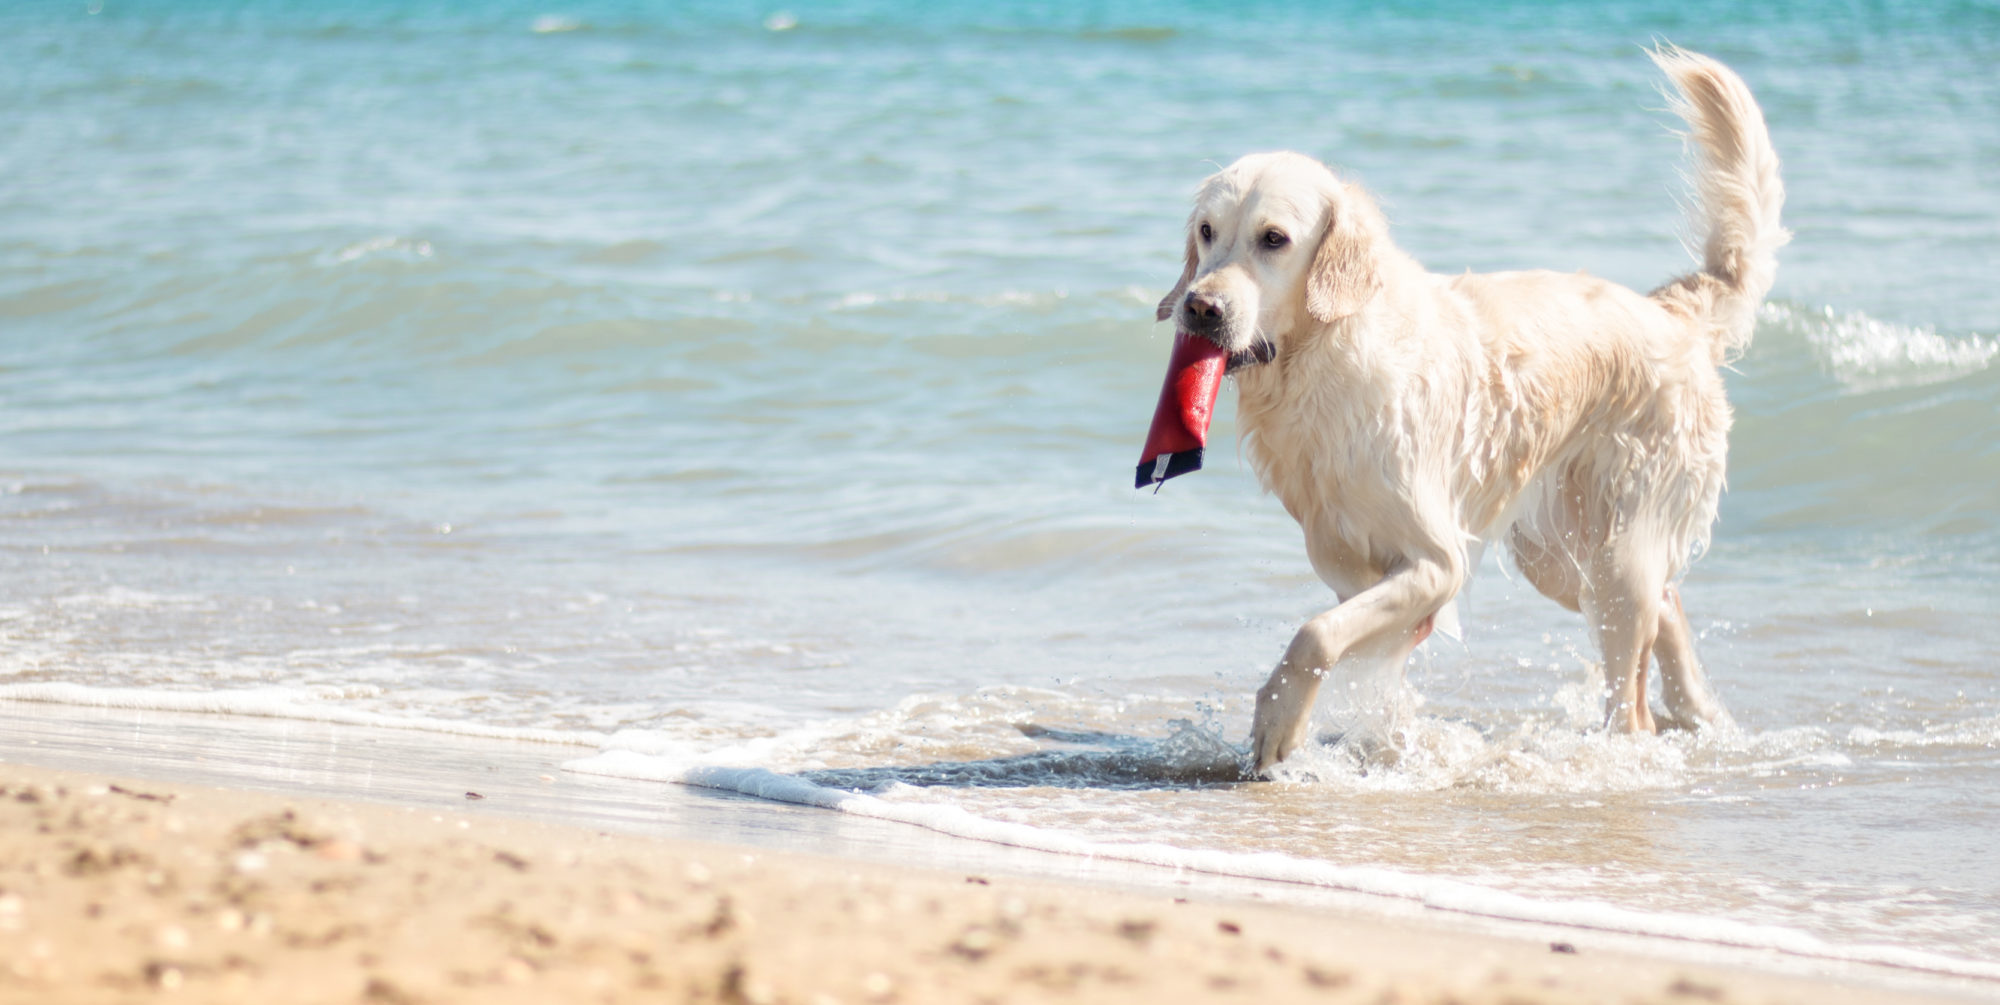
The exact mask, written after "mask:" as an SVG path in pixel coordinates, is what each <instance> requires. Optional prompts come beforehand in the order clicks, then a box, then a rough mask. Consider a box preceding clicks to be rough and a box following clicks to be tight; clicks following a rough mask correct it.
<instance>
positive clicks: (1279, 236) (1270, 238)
mask: <svg viewBox="0 0 2000 1005" xmlns="http://www.w3.org/2000/svg"><path fill="white" fill-rule="evenodd" d="M1290 243H1292V239H1291V238H1289V237H1286V236H1285V232H1284V231H1282V230H1267V231H1265V232H1264V247H1266V248H1273V249H1276V248H1282V247H1284V246H1285V245H1287V244H1290Z"/></svg>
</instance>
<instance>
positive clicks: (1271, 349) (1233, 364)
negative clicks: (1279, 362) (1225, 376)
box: [1223, 335, 1278, 373]
mask: <svg viewBox="0 0 2000 1005" xmlns="http://www.w3.org/2000/svg"><path fill="white" fill-rule="evenodd" d="M1277 358H1278V347H1277V346H1274V345H1272V344H1271V343H1270V341H1269V340H1267V339H1265V338H1264V337H1263V336H1262V335H1259V336H1257V340H1256V341H1255V342H1252V343H1250V348H1248V349H1242V350H1238V351H1236V352H1232V353H1230V354H1229V365H1228V366H1227V367H1225V368H1224V369H1223V372H1224V373H1235V372H1236V371H1238V370H1241V369H1243V368H1244V367H1246V366H1257V365H1259V364H1262V363H1269V362H1270V361H1272V360H1274V359H1277Z"/></svg>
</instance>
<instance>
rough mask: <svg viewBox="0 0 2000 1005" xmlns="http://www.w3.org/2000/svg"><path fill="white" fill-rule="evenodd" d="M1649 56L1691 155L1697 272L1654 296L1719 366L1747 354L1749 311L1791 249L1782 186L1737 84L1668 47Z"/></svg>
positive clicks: (1695, 56)
mask: <svg viewBox="0 0 2000 1005" xmlns="http://www.w3.org/2000/svg"><path fill="white" fill-rule="evenodd" d="M1652 57H1653V62H1654V63H1656V64H1658V65H1659V67H1660V69H1661V70H1664V71H1666V74H1667V79H1668V80H1671V81H1672V82H1673V85H1674V89H1675V91H1676V92H1677V93H1676V94H1674V95H1672V96H1671V98H1672V100H1673V109H1674V111H1675V112H1677V113H1679V115H1680V117H1681V118H1683V119H1686V120H1687V124H1688V127H1689V133H1688V138H1689V139H1690V140H1691V141H1692V143H1693V145H1694V146H1695V148H1696V158H1697V163H1696V166H1695V174H1694V187H1695V193H1696V196H1697V198H1698V199H1699V202H1698V203H1697V205H1696V206H1695V207H1694V208H1693V215H1694V220H1693V223H1694V229H1695V232H1696V233H1697V234H1699V235H1701V241H1702V249H1701V271H1700V272H1697V273H1695V274H1693V275H1688V276H1682V277H1681V278H1679V279H1676V280H1674V281H1673V282H1670V283H1668V284H1667V285H1665V286H1662V287H1660V288H1659V289H1657V290H1654V291H1653V297H1654V299H1656V300H1659V301H1661V302H1662V303H1663V304H1665V305H1667V306H1668V307H1669V308H1670V309H1678V310H1679V311H1682V312H1685V313H1686V314H1687V315H1688V316H1690V317H1692V318H1694V319H1696V320H1698V321H1701V322H1703V323H1704V324H1705V326H1706V327H1707V328H1708V330H1709V334H1710V337H1711V341H1712V344H1713V346H1714V353H1715V360H1716V362H1718V363H1720V362H1724V361H1727V360H1730V359H1733V358H1735V357H1736V356H1738V355H1740V354H1741V353H1742V352H1743V350H1744V349H1746V348H1748V347H1749V345H1750V335H1751V332H1752V330H1753V329H1754V328H1755V327H1756V323H1757V305H1758V304H1760V303H1762V302H1763V300H1764V294H1766V293H1769V292H1770V290H1771V281H1772V280H1773V279H1774V278H1775V277H1776V275H1777V271H1778V257H1777V251H1778V249H1779V248H1780V247H1783V246H1784V244H1785V242H1786V241H1789V240H1791V236H1792V235H1791V234H1789V233H1787V232H1786V230H1785V228H1784V227H1783V226H1781V225H1780V224H1779V223H1778V211H1779V210H1780V209H1782V208H1784V205H1785V185H1784V182H1783V181H1780V180H1779V178H1778V154H1777V152H1776V151H1774V150H1772V149H1771V134H1770V133H1769V131H1767V130H1766V129H1765V128H1764V113H1763V112H1761V111H1759V110H1758V108H1757V100H1756V99H1755V98H1753V97H1751V96H1750V88H1749V87H1747V86H1745V85H1744V83H1743V80H1742V78H1740V77H1738V76H1737V75H1736V74H1735V73H1733V72H1731V71H1730V69H1729V68H1728V67H1726V66H1723V65H1722V64H1721V63H1718V62H1716V61H1715V60H1712V59H1710V58H1708V57H1707V56H1703V55H1700V54H1699V53H1693V52H1689V51H1687V50H1686V49H1681V48H1677V47H1674V46H1662V47H1660V48H1658V49H1655V50H1653V52H1652Z"/></svg>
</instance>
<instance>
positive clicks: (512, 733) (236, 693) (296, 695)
mask: <svg viewBox="0 0 2000 1005" xmlns="http://www.w3.org/2000/svg"><path fill="white" fill-rule="evenodd" d="M341 696H342V689H340V688H325V689H320V690H314V689H309V688H298V689H294V688H244V689H241V690H233V691H148V690H140V689H136V688H101V687H87V686H85V685H82V684H56V683H43V684H5V685H0V701H38V702H47V703H49V704H53V705H82V706H86V707H93V708H136V709H145V710H148V711H154V712H208V713H214V714H221V715H242V716H255V717H259V718H267V719H299V720H303V721H306V722H328V723H334V724H336V725H342V726H376V727H380V728H384V729H408V730H415V731H418V732H425V733H450V734H454V735H458V736H476V737H480V738H482V739H492V740H527V741H530V742H533V743H561V744H568V745H571V746H602V745H603V744H604V742H605V741H606V740H607V739H608V737H607V736H605V734H603V733H598V732H594V731H588V730H577V731H575V732H571V731H568V730H558V729H527V728H512V727H507V726H488V725H484V724H482V723H477V722H457V721H454V720H451V719H430V718H424V717H420V716H415V717H403V716H394V715H383V714H381V713H379V712H364V711H362V710H360V709H354V708H343V707H340V706H338V705H328V704H324V703H325V702H327V701H331V700H335V699H337V698H339V697H341Z"/></svg>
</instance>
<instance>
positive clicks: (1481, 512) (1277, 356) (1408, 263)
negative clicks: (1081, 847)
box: [1159, 48, 1788, 774]
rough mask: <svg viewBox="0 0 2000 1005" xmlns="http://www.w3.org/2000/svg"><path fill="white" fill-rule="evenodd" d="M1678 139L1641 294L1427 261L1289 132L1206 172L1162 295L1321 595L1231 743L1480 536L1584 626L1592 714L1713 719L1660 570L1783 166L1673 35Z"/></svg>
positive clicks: (1700, 515) (1400, 632) (1771, 218)
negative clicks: (1210, 358)
mask: <svg viewBox="0 0 2000 1005" xmlns="http://www.w3.org/2000/svg"><path fill="white" fill-rule="evenodd" d="M1652 56H1653V60H1654V62H1655V63H1657V64H1658V65H1659V66H1660V68H1661V69H1662V70H1664V71H1666V74H1667V76H1668V78H1669V79H1671V80H1672V82H1673V84H1674V86H1675V87H1676V88H1677V90H1678V92H1679V98H1678V100H1677V101H1676V103H1675V106H1676V107H1675V110H1676V111H1677V112H1679V113H1680V115H1681V116H1682V117H1683V118H1685V119H1686V120H1687V122H1688V125H1689V126H1690V127H1691V130H1692V139H1693V141H1694V144H1695V146H1696V147H1697V150H1698V153H1699V159H1700V165H1699V169H1698V171H1697V174H1696V181H1697V188H1698V190H1699V196H1700V205H1699V207H1698V210H1697V220H1696V223H1697V225H1698V226H1699V228H1700V230H1701V232H1702V233H1703V235H1704V237H1705V239H1704V246H1703V255H1702V262H1701V268H1700V271H1697V272H1695V273H1692V274H1690V275H1686V276H1682V277H1681V278H1679V279H1675V280H1673V281H1672V282H1669V283H1667V284H1666V285H1664V286H1662V287H1660V288H1659V289H1657V290H1654V291H1653V292H1652V293H1650V294H1647V295H1643V296H1642V295H1640V294H1638V293H1635V292H1633V291H1631V290H1628V289H1626V288H1624V287H1622V286H1618V285H1615V284H1613V283H1609V282H1605V281H1603V280H1600V279H1595V278H1592V277H1590V276H1587V275H1583V274H1581V273H1577V274H1567V273H1555V272H1502V273H1493V274H1488V275H1473V274H1466V275H1457V276H1443V275H1434V274H1432V273H1429V272H1426V271H1424V269H1423V267H1422V266H1420V265H1419V264H1417V262H1416V261H1415V260H1414V259H1412V258H1411V257H1410V256H1409V255H1407V254H1404V253H1403V252H1402V251H1400V250H1398V249H1397V248H1396V246H1395V245H1394V244H1393V243H1392V242H1391V241H1390V239H1389V233H1388V228H1387V225H1386V224H1385V223H1384V221H1383V218H1382V214H1381V212H1380V211H1379V210H1378V209H1377V208H1376V207H1375V205H1374V203H1373V202H1372V200H1370V198H1369V197H1368V195H1367V194H1366V193H1364V192H1362V191H1361V189H1360V188H1358V187H1356V186H1354V185H1352V184H1348V183H1345V182H1342V181H1341V180H1340V179H1339V178H1337V177H1335V176H1334V174H1333V173H1332V172H1331V171H1329V170H1328V169H1327V168H1326V167H1325V166H1324V165H1322V164H1320V163H1319V162H1318V161H1315V160H1313V159H1311V158H1308V157H1304V156H1301V155H1299V154H1292V153H1276V154H1254V155H1251V156H1248V157H1245V158H1243V159H1242V160H1239V161H1237V162H1236V163H1234V164H1232V165H1230V166H1229V167H1228V168H1226V169H1224V170H1223V171H1221V172H1219V173H1218V174H1216V175H1214V176H1213V177H1210V178H1209V179H1208V180H1207V181H1206V182H1205V183H1203V185H1202V187H1201V189H1200V192H1199V194H1198V196H1197V197H1196V200H1195V208H1194V213H1193V214H1192V215H1191V216H1190V217H1189V220H1188V237H1187V268H1186V271H1185V272H1184V273H1183V274H1182V275H1181V279H1180V282H1179V283H1178V284H1177V285H1176V286H1175V287H1174V290H1173V292H1172V293H1169V294H1168V295H1167V297H1166V299H1165V300H1163V301H1161V302H1160V309H1159V317H1160V319H1161V320H1167V319H1169V318H1172V319H1174V320H1175V321H1176V323H1177V324H1178V325H1179V326H1180V327H1181V328H1183V329H1184V330H1186V331H1187V332H1189V333H1191V334H1193V335H1196V336H1200V337H1202V338H1206V339H1208V340H1210V341H1212V342H1214V343H1215V344H1217V345H1218V346H1220V347H1222V348H1223V349H1225V350H1227V351H1228V352H1229V353H1230V358H1229V370H1230V372H1231V373H1233V374H1235V376H1236V379H1237V385H1238V389H1239V399H1240V405H1239V426H1240V428H1241V430H1242V431H1243V438H1244V441H1245V444H1246V449H1247V451H1248V453H1249V456H1250V458H1251V462H1252V464H1253V465H1254V467H1255V469H1256V471H1257V474H1258V477H1259V479H1260V480H1261V481H1262V482H1263V484H1264V486H1265V488H1266V489H1268V490H1269V491H1271V492H1272V493H1274V494H1275V495H1277V497H1278V498H1279V500H1281V501H1282V502H1283V503H1284V505H1285V509H1286V510H1288V511H1289V512H1290V513H1291V514H1292V516H1293V518H1294V519H1296V520H1298V522H1299V525H1300V526H1301V527H1302V528H1304V530H1305V539H1306V554H1307V555H1308V556H1309V557H1310V559H1311V560H1312V564H1313V569H1314V570H1315V571H1316V572H1318V574H1319V576H1320V578H1321V579H1323V580H1325V581H1326V583H1327V584H1328V585H1329V586H1332V587H1333V589H1334V592H1335V593H1337V594H1338V595H1339V597H1340V604H1339V606H1336V607H1334V608H1333V609H1332V610H1329V611H1327V612H1325V613H1324V614H1321V615H1319V616H1318V617H1315V618H1313V619H1312V620H1311V621H1308V622H1307V623H1306V624H1305V626H1304V627H1303V628H1301V629H1299V632H1298V635H1297V636H1296V637H1294V638H1293V639H1292V643H1291V646H1290V647H1289V648H1288V649H1287V650H1286V652H1285V656H1284V659H1283V660H1282V661H1280V662H1279V663H1278V666H1277V669H1276V670H1274V671H1273V672H1272V674H1271V678H1270V680H1269V681H1268V682H1267V683H1266V684H1265V685H1264V686H1263V687H1262V688H1261V689H1260V690H1259V691H1258V692H1257V707H1256V711H1255V714H1254V717H1253V725H1252V732H1251V753H1252V755H1253V757H1254V762H1253V767H1254V770H1256V771H1257V772H1258V773H1260V774H1261V773H1263V772H1265V771H1267V770H1268V769H1269V768H1270V767H1271V766H1272V765H1274V764H1276V763H1278V762H1279V761H1281V760H1283V759H1284V758H1285V757H1286V756H1287V755H1288V754H1290V753H1291V752H1292V751H1293V750H1294V749H1296V748H1297V747H1298V745H1299V744H1300V742H1301V741H1302V739H1303V738H1304V733H1305V727H1306V721H1307V718H1308V717H1309V715H1310V713H1311V711H1312V706H1313V699H1314V697H1315V695H1316V694H1317V692H1318V690H1319V682H1320V679H1321V677H1322V676H1323V675H1324V674H1326V673H1327V672H1328V671H1330V670H1333V669H1334V668H1335V667H1336V666H1339V665H1343V664H1349V663H1357V664H1358V663H1381V662H1385V661H1386V662H1389V663H1392V664H1393V665H1394V666H1397V667H1400V666H1401V665H1402V664H1403V662H1404V661H1405V660H1406V659H1407V658H1408V656H1409V654H1410V651H1411V650H1412V649H1413V648H1414V647H1415V646H1416V645H1417V643H1419V642H1421V641H1423V639H1424V638H1425V637H1426V636H1427V635H1429V634H1430V632H1431V630H1432V628H1433V627H1434V626H1436V625H1439V624H1440V623H1443V622H1445V621H1446V620H1447V619H1449V618H1450V617H1451V616H1452V613H1451V611H1452V608H1451V604H1452V602H1453V600H1454V598H1455V597H1456V596H1457V594H1458V592H1459V589H1460V587H1461V586H1462V585H1463V584H1464V583H1465V581H1466V577H1467V576H1468V575H1469V574H1470V572H1471V568H1470V566H1471V565H1472V564H1473V557H1472V556H1473V555H1474V554H1475V553H1476V552H1475V549H1476V548H1477V547H1478V546H1479V544H1480V543H1481V542H1484V541H1492V540H1496V539H1500V538H1503V537H1504V538H1505V540H1506V542H1507V544H1508V546H1509V548H1510V550H1511V551H1512V553H1513V556H1514V561H1515V563H1516V564H1517V565H1519V566H1520V569H1521V571H1522V573H1523V574H1524V575H1525V576H1526V577H1527V579H1528V581H1529V582H1531V583H1533V584H1534V585H1535V587H1536V589H1538V590H1540V591H1541V592H1542V593H1543V594H1545V595H1546V596H1548V597H1549V598H1551V599H1553V600H1555V601H1556V602H1557V603H1560V604H1562V605H1563V606H1565V607H1568V608H1570V609H1571V610H1580V611H1582V612H1583V614H1584V616H1585V617H1586V618H1588V619H1589V622H1590V624H1591V625H1592V626H1593V627H1594V629H1595V632H1596V636H1597V641H1598V644H1599V646H1600V647H1601V649H1602V651H1603V658H1604V675H1605V680H1606V682H1607V684H1608V686H1609V694H1608V696H1607V698H1606V711H1605V714H1606V721H1607V727H1608V728H1610V729H1613V730H1619V731H1648V732H1650V731H1652V730H1654V729H1655V719H1654V715H1653V713H1652V712H1651V711H1650V710H1649V708H1648V707H1647V702H1646V668H1647V663H1648V662H1649V659H1650V658H1651V657H1653V656H1657V657H1658V659H1659V663H1660V678H1661V694H1662V699H1663V701H1664V703H1665V706H1666V712H1665V714H1664V715H1663V716H1661V719H1662V720H1665V721H1666V722H1668V723H1669V724H1670V725H1677V726H1684V727H1690V728H1692V727H1695V726H1699V725H1709V724H1717V723H1721V722H1725V721H1727V717H1728V713H1727V712H1725V711H1724V710H1723V708H1722V705H1721V704H1720V703H1719V702H1718V701H1717V700H1716V698H1715V696H1714V693H1713V692H1712V691H1711V690H1710V689H1709V686H1708V683H1707V681H1706V679H1705V677H1704V675H1703V673H1702V670H1701V667H1700V665H1699V664H1698V663H1696V662H1695V654H1694V645H1693V636H1692V633H1691V632H1690V630H1689V628H1688V621H1687V615H1686V614H1685V613H1684V612H1683V610H1682V608H1681V602H1680V597H1679V595H1678V592H1677V590H1676V588H1675V586H1674V583H1675V580H1676V579H1677V578H1678V576H1679V573H1680V572H1681V570H1682V568H1683V567H1684V566H1685V565H1686V563H1687V562H1688V561H1689V559H1690V558H1691V557H1692V556H1693V555H1694V553H1695V552H1696V551H1697V550H1698V549H1699V548H1700V547H1702V546H1703V545H1705V544H1706V543H1707V539H1708V533H1709V527H1710V525H1711V524H1712V523H1713V522H1714V520H1715V510H1716V502H1717V498H1718V496H1719V495H1720V494H1721V492H1722V483H1723V467H1724V457H1725V454H1726V452H1727V449H1728V433H1729V424H1730V412H1729V404H1728V402H1727V401H1726V400H1725V399H1724V397H1723V387H1722V380H1721V378H1720V376H1719V375H1718V374H1717V372H1716V370H1717V367H1718V365H1720V364H1721V363H1723V362H1724V361H1726V360H1727V359H1729V358H1731V357H1732V356H1733V355H1734V354H1735V353H1738V352H1740V351H1741V350H1742V349H1743V348H1744V347H1745V346H1746V345H1747V344H1748V343H1749V341H1750V335H1751V329H1752V326H1753V323H1754V319H1755V313H1756V309H1757V305H1758V303H1759V302H1760V301H1761V300H1762V299H1763V297H1764V294H1765V293H1766V292H1767V291H1769V289H1770V287H1771V280H1772V276H1773V274H1774V272H1775V270H1776V267H1777V263H1776V258H1775V252H1776V251H1777V249H1778V248H1779V247H1780V246H1781V245H1783V244H1784V243H1785V241H1786V240H1787V239H1788V235H1787V234H1786V232H1785V231H1784V229H1783V228H1782V227H1781V226H1780V225H1779V222H1778V212H1779V209H1780V207H1781V206H1782V205H1783V203H1784V187H1783V185H1782V183H1781V182H1780V181H1779V179H1778V158H1777V155H1776V153H1774V152H1773V151H1772V149H1771V141H1770V137H1769V135H1768V133H1767V132H1766V130H1765V127H1764V118H1763V114H1762V113H1761V112H1760V111H1759V110H1758V108H1757V103H1756V101H1755V99H1753V98H1752V97H1751V95H1750V91H1749V88H1747V87H1745V86H1744V84H1743V81H1742V80H1741V79H1739V78H1738V77H1737V76H1736V75H1735V74H1734V73H1732V72H1730V71H1729V70H1728V69H1727V68H1726V67H1724V66H1722V65H1721V64H1720V63H1717V62H1715V61H1714V60H1711V59H1708V58H1706V57H1704V56H1700V55H1696V54H1694V53H1691V52H1687V51H1684V50H1680V49H1675V48H1663V49H1661V50H1658V51H1655V52H1654V53H1653V54H1652Z"/></svg>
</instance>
